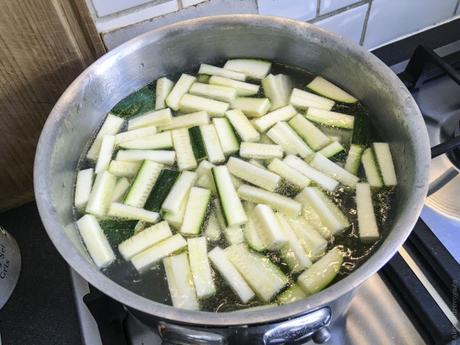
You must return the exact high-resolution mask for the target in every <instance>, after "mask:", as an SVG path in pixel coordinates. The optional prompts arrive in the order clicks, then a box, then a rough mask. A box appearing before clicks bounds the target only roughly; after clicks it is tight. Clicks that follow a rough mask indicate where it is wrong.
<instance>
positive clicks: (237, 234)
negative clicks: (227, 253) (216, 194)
mask: <svg viewBox="0 0 460 345" xmlns="http://www.w3.org/2000/svg"><path fill="white" fill-rule="evenodd" d="M213 205H214V212H215V214H216V218H217V222H218V223H219V226H220V228H221V229H222V233H223V234H224V237H225V240H226V241H227V242H228V243H230V244H238V243H241V242H244V234H243V230H242V229H241V227H240V226H239V225H232V226H227V222H226V220H225V215H224V211H223V209H222V205H221V203H220V201H219V199H214V202H213Z"/></svg>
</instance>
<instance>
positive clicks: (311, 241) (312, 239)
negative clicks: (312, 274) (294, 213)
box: [288, 216, 327, 262]
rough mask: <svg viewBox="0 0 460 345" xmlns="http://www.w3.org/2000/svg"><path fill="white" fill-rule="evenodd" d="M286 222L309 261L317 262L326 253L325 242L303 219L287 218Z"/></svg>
mask: <svg viewBox="0 0 460 345" xmlns="http://www.w3.org/2000/svg"><path fill="white" fill-rule="evenodd" d="M288 222H289V224H290V225H291V228H292V230H293V231H294V233H295V235H296V237H297V239H298V241H299V243H300V245H301V246H302V247H303V250H304V251H305V253H306V254H307V256H308V257H309V258H310V260H311V261H313V262H314V261H316V260H318V259H319V258H320V257H322V256H323V255H324V254H325V253H326V250H327V241H326V240H325V239H324V237H323V236H321V235H320V233H319V232H318V231H316V230H315V229H314V228H313V226H312V225H311V224H310V223H309V222H308V221H307V220H306V219H305V218H304V217H302V216H301V217H297V218H289V219H288Z"/></svg>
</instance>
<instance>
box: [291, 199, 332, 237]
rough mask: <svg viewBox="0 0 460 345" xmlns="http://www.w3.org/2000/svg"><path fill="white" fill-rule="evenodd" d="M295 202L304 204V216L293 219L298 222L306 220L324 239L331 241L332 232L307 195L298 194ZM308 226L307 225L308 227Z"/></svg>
mask: <svg viewBox="0 0 460 345" xmlns="http://www.w3.org/2000/svg"><path fill="white" fill-rule="evenodd" d="M294 200H295V201H297V202H300V203H301V204H302V216H301V217H297V218H292V219H296V221H299V220H302V219H303V220H305V221H306V222H308V224H310V225H311V226H312V227H313V228H314V230H316V231H317V232H318V233H319V234H321V236H322V237H323V238H325V239H326V240H330V239H331V238H332V231H331V230H330V229H329V228H328V227H327V226H326V225H325V224H324V222H323V221H322V220H321V217H320V215H319V214H318V212H316V210H315V209H314V208H313V207H312V206H311V205H310V203H309V202H308V199H307V198H306V196H305V194H304V193H299V194H297V195H296V196H295V198H294ZM308 224H307V225H306V227H307V226H308Z"/></svg>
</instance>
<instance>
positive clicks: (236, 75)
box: [198, 63, 246, 81]
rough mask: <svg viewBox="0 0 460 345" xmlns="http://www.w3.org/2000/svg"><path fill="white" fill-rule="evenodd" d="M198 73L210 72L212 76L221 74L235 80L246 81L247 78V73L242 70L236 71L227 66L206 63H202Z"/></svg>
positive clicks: (220, 75)
mask: <svg viewBox="0 0 460 345" xmlns="http://www.w3.org/2000/svg"><path fill="white" fill-rule="evenodd" d="M198 74H208V75H212V76H214V75H215V76H219V77H224V78H229V79H234V80H240V81H245V80H246V74H244V73H240V72H235V71H231V70H229V69H226V68H225V67H224V68H222V67H216V66H212V65H208V64H205V63H202V64H201V65H200V69H199V71H198Z"/></svg>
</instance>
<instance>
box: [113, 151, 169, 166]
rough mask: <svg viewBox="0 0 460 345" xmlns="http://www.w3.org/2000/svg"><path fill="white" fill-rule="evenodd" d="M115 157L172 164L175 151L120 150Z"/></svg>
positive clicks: (129, 160) (133, 160)
mask: <svg viewBox="0 0 460 345" xmlns="http://www.w3.org/2000/svg"><path fill="white" fill-rule="evenodd" d="M115 159H116V160H117V161H128V162H138V161H144V160H149V161H154V162H157V163H162V164H166V165H172V164H174V162H175V161H176V153H175V152H174V151H166V150H120V151H118V153H117V155H116V157H115Z"/></svg>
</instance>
